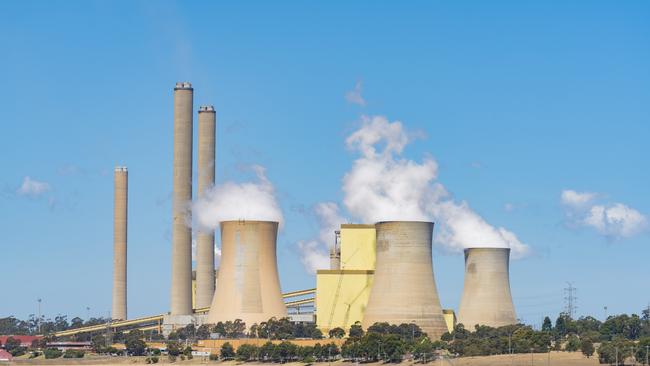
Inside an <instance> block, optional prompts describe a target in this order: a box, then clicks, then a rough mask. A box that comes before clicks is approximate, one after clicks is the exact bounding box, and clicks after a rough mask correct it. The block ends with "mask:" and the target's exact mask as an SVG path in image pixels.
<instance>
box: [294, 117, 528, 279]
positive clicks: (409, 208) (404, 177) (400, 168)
mask: <svg viewBox="0 0 650 366" xmlns="http://www.w3.org/2000/svg"><path fill="white" fill-rule="evenodd" d="M361 122H362V125H361V127H360V128H359V129H358V130H357V131H355V132H353V133H352V134H351V135H350V136H349V137H348V138H347V139H346V145H347V147H348V148H349V149H351V150H352V151H355V152H357V153H358V154H359V157H358V158H357V159H356V160H355V161H354V163H353V165H352V169H351V170H350V171H349V172H347V173H346V174H345V176H344V177H343V185H342V190H343V193H344V199H343V205H344V206H345V208H346V210H347V212H348V213H349V214H350V215H351V216H352V217H354V218H355V219H357V220H359V221H360V222H363V223H375V222H378V221H391V220H401V221H434V222H435V223H436V229H435V232H434V241H435V243H437V244H439V245H441V246H442V247H444V248H445V249H447V250H449V251H452V252H460V251H462V250H463V249H465V248H470V247H502V248H510V249H511V254H512V256H513V258H521V257H523V256H525V255H526V254H528V252H529V247H528V245H526V244H524V243H522V242H521V241H520V240H519V239H518V238H517V236H516V235H515V234H514V233H513V232H511V231H509V230H507V229H505V228H503V227H494V226H492V225H490V224H489V223H488V222H487V221H485V219H483V218H482V217H481V216H480V215H479V214H477V213H476V212H475V211H473V210H472V209H471V208H470V206H469V204H468V203H467V202H465V201H460V202H457V201H455V200H454V199H453V198H452V197H451V196H450V194H449V193H448V191H447V190H446V189H445V187H444V186H443V185H442V184H441V183H439V182H437V181H436V179H437V176H438V164H437V163H436V161H435V160H434V159H432V158H429V157H425V158H424V159H423V160H422V161H421V162H417V161H413V160H409V159H406V158H404V157H403V156H402V152H403V150H404V148H405V147H406V146H407V145H408V144H409V143H410V142H411V141H412V140H413V138H412V137H411V136H409V135H408V134H407V132H406V131H405V129H404V126H403V125H402V123H401V122H399V121H395V122H389V121H388V120H387V119H386V118H385V117H382V116H373V117H365V116H364V117H362V121H361ZM328 205H329V206H328V210H329V212H332V211H335V212H338V210H336V209H335V207H336V205H335V204H334V203H329V204H328ZM318 207H319V206H317V209H318ZM316 214H317V215H319V214H318V210H316ZM337 216H338V213H337ZM319 217H322V216H321V215H319ZM336 220H337V221H336V223H335V222H334V221H328V222H327V225H321V227H322V230H321V239H320V240H319V241H317V240H312V241H310V242H308V243H309V245H307V244H306V243H303V245H302V246H300V245H299V247H300V249H301V250H302V252H303V264H305V266H306V268H307V269H308V271H309V272H313V271H314V270H315V268H313V267H310V266H308V264H314V265H315V264H319V265H321V266H322V263H325V262H324V260H322V259H321V260H319V261H316V260H311V259H310V260H306V259H305V258H307V257H309V258H313V257H314V253H318V252H320V253H321V254H322V253H325V255H326V254H327V253H326V251H325V249H324V247H326V246H325V245H322V246H321V247H320V248H319V247H318V246H317V245H316V244H314V243H318V242H320V243H321V244H326V243H327V242H324V241H323V238H322V237H323V233H324V232H329V233H331V232H333V230H334V229H335V228H337V227H338V224H340V223H342V222H343V220H341V219H340V217H339V218H338V219H336ZM321 248H322V249H321ZM317 268H327V267H317Z"/></svg>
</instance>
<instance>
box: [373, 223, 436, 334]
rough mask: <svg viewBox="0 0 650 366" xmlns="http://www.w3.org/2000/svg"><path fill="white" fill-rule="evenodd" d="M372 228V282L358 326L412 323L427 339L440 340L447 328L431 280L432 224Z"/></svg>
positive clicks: (402, 224)
mask: <svg viewBox="0 0 650 366" xmlns="http://www.w3.org/2000/svg"><path fill="white" fill-rule="evenodd" d="M375 227H376V231H377V258H376V267H375V278H374V284H373V286H372V289H371V290H370V298H369V299H368V306H367V307H366V311H365V315H364V318H363V323H362V326H363V327H364V328H365V329H368V327H369V326H371V325H373V324H374V323H377V322H387V323H390V324H396V325H399V324H402V323H406V324H411V323H415V324H417V325H418V326H419V327H420V328H421V329H422V331H424V332H425V333H427V334H428V335H429V337H430V338H431V339H438V338H440V336H441V335H442V334H444V333H445V332H447V326H446V325H445V319H444V318H443V316H442V308H441V307H440V299H439V298H438V290H437V288H436V282H435V279H434V276H433V262H432V259H431V235H432V232H433V223H432V222H414V221H387V222H379V223H377V224H376V225H375Z"/></svg>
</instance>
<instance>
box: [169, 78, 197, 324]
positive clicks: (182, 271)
mask: <svg viewBox="0 0 650 366" xmlns="http://www.w3.org/2000/svg"><path fill="white" fill-rule="evenodd" d="M193 95H194V90H193V89H192V84H190V83H187V82H184V83H176V87H175V88H174V197H173V203H172V205H173V207H172V287H171V309H170V310H171V314H172V315H191V314H192V231H191V229H190V228H189V226H188V225H187V223H188V222H191V219H190V218H189V210H188V206H189V203H190V201H191V200H192V103H193Z"/></svg>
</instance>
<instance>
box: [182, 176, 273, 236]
mask: <svg viewBox="0 0 650 366" xmlns="http://www.w3.org/2000/svg"><path fill="white" fill-rule="evenodd" d="M252 169H253V171H254V172H255V174H256V176H257V180H258V181H257V182H246V183H234V182H226V183H224V184H221V185H218V186H215V187H213V188H210V189H209V190H208V191H207V192H205V194H203V196H202V197H201V198H199V199H197V200H196V201H194V202H193V203H192V219H193V220H194V226H195V229H196V230H198V231H212V230H215V229H216V228H218V227H219V223H220V222H221V221H228V220H259V221H278V222H279V223H280V225H281V226H282V224H283V222H284V218H283V216H282V210H281V209H280V206H279V205H278V202H277V200H276V198H275V189H274V187H273V184H271V182H270V181H269V180H268V179H267V178H266V174H265V171H266V170H265V169H264V168H263V167H261V166H259V165H254V166H253V167H252Z"/></svg>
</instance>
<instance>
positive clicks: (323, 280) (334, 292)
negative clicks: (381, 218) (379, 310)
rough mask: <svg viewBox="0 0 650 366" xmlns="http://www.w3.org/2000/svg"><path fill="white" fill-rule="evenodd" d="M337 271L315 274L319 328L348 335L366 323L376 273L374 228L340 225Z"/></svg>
mask: <svg viewBox="0 0 650 366" xmlns="http://www.w3.org/2000/svg"><path fill="white" fill-rule="evenodd" d="M336 237H337V243H338V245H339V247H338V253H339V260H338V263H337V265H338V267H339V268H338V269H329V270H319V271H317V272H316V325H317V327H318V328H319V329H320V330H321V331H322V332H323V333H324V334H327V333H328V332H329V331H330V329H332V328H337V327H339V328H343V329H344V330H345V331H346V332H347V331H348V330H349V329H350V326H351V325H352V324H354V323H355V322H358V321H359V322H360V321H361V320H362V319H363V314H364V311H365V309H366V305H367V304H368V297H369V296H370V289H371V288H372V283H373V275H374V269H375V237H376V235H375V226H374V225H353V224H344V225H341V229H340V230H338V231H337V232H336Z"/></svg>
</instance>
